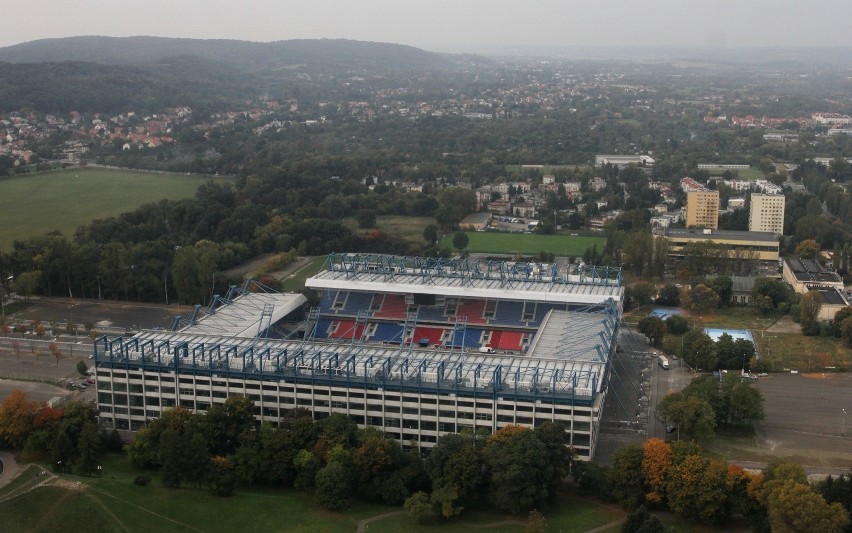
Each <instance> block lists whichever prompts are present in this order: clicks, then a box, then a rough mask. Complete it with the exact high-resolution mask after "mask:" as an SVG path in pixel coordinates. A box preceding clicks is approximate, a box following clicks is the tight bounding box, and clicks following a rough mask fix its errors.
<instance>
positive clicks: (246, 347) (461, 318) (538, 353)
mask: <svg viewBox="0 0 852 533" xmlns="http://www.w3.org/2000/svg"><path fill="white" fill-rule="evenodd" d="M306 287H307V288H308V289H312V290H313V291H316V293H317V299H316V300H315V301H316V305H313V306H311V307H309V310H308V311H304V309H305V308H306V307H307V305H306V302H307V298H306V297H305V296H303V295H301V294H293V293H283V294H282V293H276V292H274V291H269V290H266V288H264V287H262V286H261V285H259V284H257V283H255V282H253V281H251V280H249V281H247V282H246V283H245V284H244V285H243V286H242V287H232V288H231V290H230V291H229V293H228V294H227V295H226V296H225V297H220V296H216V297H214V298H213V299H212V302H211V304H210V305H209V306H207V307H206V308H202V307H201V306H196V308H195V310H194V311H193V313H192V314H191V316H189V317H187V318H182V317H177V318H176V319H175V322H174V324H173V327H172V328H171V329H172V330H171V331H153V330H146V331H141V332H139V333H138V334H136V335H134V336H133V337H130V338H122V337H114V338H111V337H106V336H104V337H100V338H99V339H97V340H96V342H95V348H94V360H95V365H96V372H97V383H98V385H97V387H98V409H99V414H100V418H101V422H102V423H103V424H104V425H105V426H107V427H113V428H116V429H119V430H129V431H136V430H138V429H139V428H141V427H142V426H143V425H144V424H145V422H146V420H148V419H151V418H155V417H158V416H159V415H160V413H161V411H162V410H163V409H168V408H172V407H175V406H178V405H179V406H181V407H184V408H187V409H190V410H194V411H203V410H206V409H207V408H209V407H210V405H211V404H214V403H222V402H224V401H225V399H226V398H227V397H228V396H229V395H244V396H247V397H249V398H251V399H252V400H253V401H254V404H255V407H256V416H257V418H258V420H261V421H271V422H277V421H278V420H279V418H280V417H281V416H282V415H283V414H284V413H285V412H286V411H287V410H290V409H294V408H305V409H308V410H310V411H311V412H312V413H313V416H314V417H316V418H322V417H325V416H328V415H329V414H330V413H343V414H346V415H347V416H349V417H350V418H351V419H352V420H353V421H355V422H356V423H357V424H358V425H359V426H361V427H367V426H371V427H376V428H380V429H381V430H382V431H384V432H386V433H387V434H389V435H390V436H392V437H393V438H396V439H398V440H399V441H400V443H401V444H402V445H403V447H404V448H406V449H414V450H419V451H420V452H422V453H425V452H428V450H429V449H430V448H431V447H432V446H434V445H435V443H436V442H437V439H438V437H439V436H440V435H442V434H445V433H452V432H462V431H465V430H477V431H479V432H484V433H493V432H494V431H496V430H498V429H500V428H502V427H505V426H507V425H512V424H518V425H522V426H527V427H536V426H538V425H540V424H541V423H543V422H545V421H560V422H562V423H564V424H565V426H566V427H567V431H568V434H569V437H570V444H571V446H573V448H574V449H575V450H576V451H577V453H578V456H579V458H581V459H591V458H593V457H594V453H595V446H596V443H597V438H598V435H599V432H600V422H601V416H602V413H603V406H604V401H605V399H606V397H607V394H608V391H609V390H615V389H617V387H610V379H611V376H612V374H613V370H612V368H613V365H614V361H615V359H616V352H617V345H618V343H617V339H618V336H619V328H620V322H621V320H620V319H621V314H622V307H621V306H622V300H623V292H624V291H623V286H622V279H621V271H620V269H618V268H613V267H593V266H585V265H580V266H576V265H568V266H567V267H559V266H558V265H556V264H540V263H523V262H510V261H479V260H471V259H434V258H417V257H397V256H386V255H358V254H332V255H330V256H329V257H328V258H327V260H326V263H325V266H324V268H323V269H322V270H321V271H320V272H319V273H318V274H317V275H315V276H314V277H312V278H309V279H308V280H307V282H306ZM298 317H301V318H298Z"/></svg>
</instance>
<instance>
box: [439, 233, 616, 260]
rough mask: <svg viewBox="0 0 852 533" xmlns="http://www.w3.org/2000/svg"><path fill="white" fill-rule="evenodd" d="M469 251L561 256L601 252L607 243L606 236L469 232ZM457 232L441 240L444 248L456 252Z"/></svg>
mask: <svg viewBox="0 0 852 533" xmlns="http://www.w3.org/2000/svg"><path fill="white" fill-rule="evenodd" d="M465 233H467V236H468V239H470V242H469V244H468V245H467V251H468V252H481V253H495V254H498V253H499V254H525V255H532V254H537V253H539V252H550V253H552V254H554V255H557V256H572V257H576V256H578V255H583V252H585V251H586V249H587V248H589V247H590V246H593V245H597V247H598V252H601V251H602V250H603V248H604V245H605V244H606V238H604V237H589V236H581V235H535V234H527V233H496V232H490V231H467V232H465ZM453 235H454V233H448V234H447V235H444V238H443V239H441V247H443V248H447V249H452V247H453Z"/></svg>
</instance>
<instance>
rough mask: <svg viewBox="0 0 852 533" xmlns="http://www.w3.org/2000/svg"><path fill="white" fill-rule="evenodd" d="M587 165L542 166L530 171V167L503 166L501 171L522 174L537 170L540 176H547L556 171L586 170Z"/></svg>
mask: <svg viewBox="0 0 852 533" xmlns="http://www.w3.org/2000/svg"><path fill="white" fill-rule="evenodd" d="M588 167H589V165H587V164H585V163H578V164H576V165H542V167H541V168H536V169H531V168H530V167H526V168H524V167H522V166H521V165H503V169H504V170H505V171H506V172H523V171H525V170H538V171H539V172H541V174H542V176H545V175H547V174H553V173H554V172H556V171H557V170H574V169H575V168H579V169H584V168H588Z"/></svg>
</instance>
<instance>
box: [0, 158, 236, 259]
mask: <svg viewBox="0 0 852 533" xmlns="http://www.w3.org/2000/svg"><path fill="white" fill-rule="evenodd" d="M209 179H210V178H202V177H198V176H186V175H181V174H159V173H149V172H138V171H129V170H109V169H94V168H92V169H89V168H74V169H66V170H59V171H54V172H45V173H41V174H30V175H28V176H18V177H14V178H7V179H3V180H0V249H4V250H7V249H9V248H10V247H11V245H12V241H13V240H15V239H25V238H27V237H31V236H33V235H43V234H44V233H47V232H49V231H53V230H57V229H58V230H60V231H61V232H62V233H64V234H65V235H66V236H70V235H73V233H74V231H75V230H76V229H77V227H79V226H81V225H83V224H87V223H88V222H90V221H92V220H93V219H95V218H106V217H110V216H116V215H120V214H121V213H125V212H127V211H131V210H133V209H135V208H137V207H139V206H141V205H143V204H146V203H150V202H157V201H160V200H164V199H170V200H174V199H178V198H188V197H191V196H193V195H194V194H195V191H196V189H198V186H199V185H201V184H202V183H204V182H205V181H208V180H209ZM220 179H223V180H224V179H225V178H220Z"/></svg>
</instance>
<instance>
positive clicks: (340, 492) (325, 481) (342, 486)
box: [314, 462, 352, 511]
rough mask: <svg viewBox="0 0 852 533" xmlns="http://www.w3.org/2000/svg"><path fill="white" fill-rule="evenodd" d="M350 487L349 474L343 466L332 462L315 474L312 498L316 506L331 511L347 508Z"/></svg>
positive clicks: (350, 492)
mask: <svg viewBox="0 0 852 533" xmlns="http://www.w3.org/2000/svg"><path fill="white" fill-rule="evenodd" d="M351 496H352V485H351V481H350V477H349V473H348V472H347V471H346V468H345V467H344V466H343V464H341V463H339V462H332V463H329V464H327V465H326V466H325V467H323V468H322V469H320V471H319V472H317V476H316V491H315V492H314V497H315V498H316V501H317V503H318V504H320V505H322V506H323V507H325V508H326V509H330V510H332V511H342V510H343V509H346V508H347V507H349V499H350V498H351Z"/></svg>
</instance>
